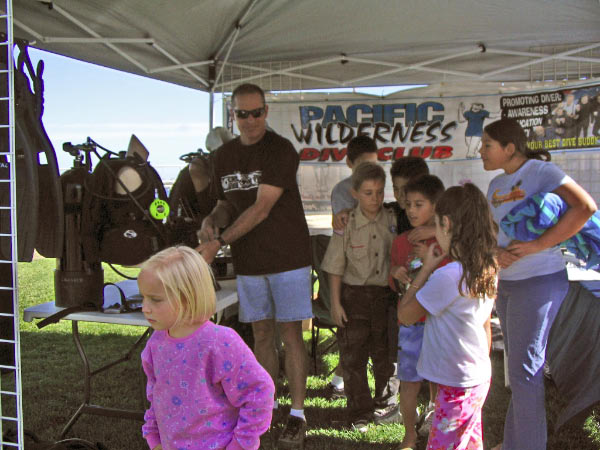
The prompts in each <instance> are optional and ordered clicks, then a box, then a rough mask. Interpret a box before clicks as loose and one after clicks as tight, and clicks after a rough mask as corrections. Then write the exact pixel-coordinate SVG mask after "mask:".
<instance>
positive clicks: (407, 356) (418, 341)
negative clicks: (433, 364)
mask: <svg viewBox="0 0 600 450" xmlns="http://www.w3.org/2000/svg"><path fill="white" fill-rule="evenodd" d="M424 325H425V322H417V323H415V324H414V325H411V326H409V327H404V326H402V325H401V326H400V329H399V330H398V379H399V380H400V381H413V382H417V381H423V378H422V377H421V376H419V374H418V373H417V362H418V361H419V356H420V355H421V347H422V346H423V331H424V330H425V326H424Z"/></svg>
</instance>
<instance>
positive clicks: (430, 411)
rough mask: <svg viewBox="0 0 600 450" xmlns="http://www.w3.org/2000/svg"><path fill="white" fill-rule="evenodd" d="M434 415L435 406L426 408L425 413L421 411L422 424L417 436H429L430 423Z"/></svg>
mask: <svg viewBox="0 0 600 450" xmlns="http://www.w3.org/2000/svg"><path fill="white" fill-rule="evenodd" d="M434 413H435V405H431V406H427V408H425V411H423V423H422V424H421V426H420V427H419V432H418V434H419V436H421V437H425V436H427V435H429V431H430V430H431V423H432V422H433V416H434Z"/></svg>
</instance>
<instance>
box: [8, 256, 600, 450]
mask: <svg viewBox="0 0 600 450" xmlns="http://www.w3.org/2000/svg"><path fill="white" fill-rule="evenodd" d="M53 270H54V260H52V259H42V260H36V261H34V262H32V263H20V264H19V309H20V313H21V317H22V313H23V310H24V309H25V308H27V307H29V306H33V305H36V304H38V303H43V302H46V301H49V300H51V299H52V298H53V294H54V293H53ZM127 272H128V273H129V274H135V272H136V271H135V270H132V269H128V270H127ZM117 280H119V277H118V276H116V275H114V273H112V271H111V270H110V268H106V269H105V281H117ZM20 327H21V354H22V358H21V359H22V382H23V394H24V395H23V413H24V421H25V428H26V429H29V430H32V431H35V432H36V433H37V434H38V435H39V436H40V437H42V438H43V439H47V440H51V439H57V438H58V435H59V434H60V431H61V430H62V427H63V426H64V425H65V423H66V421H67V419H68V418H69V417H70V416H71V414H73V413H74V411H75V410H76V408H77V407H78V406H79V404H80V402H81V399H82V394H81V392H82V390H83V380H82V365H81V362H80V360H79V357H78V355H77V352H76V350H75V346H74V345H73V340H72V336H71V324H70V322H68V321H62V322H60V323H58V324H53V325H49V326H47V327H46V328H44V329H42V330H39V329H37V327H36V326H35V324H34V323H25V322H22V321H21V324H20ZM80 332H81V335H82V341H83V343H84V346H85V348H86V350H88V353H89V356H90V360H91V361H92V368H97V367H98V366H99V365H100V364H101V363H103V362H108V361H109V360H111V359H114V357H115V356H116V355H118V356H120V355H122V354H124V353H125V352H126V351H127V349H128V348H129V346H130V345H132V344H133V342H135V340H136V339H137V337H138V336H139V335H140V334H141V333H142V332H143V329H142V328H141V327H130V326H117V325H103V324H90V323H81V324H80ZM321 335H322V338H321V346H322V347H323V348H324V347H325V345H326V342H327V341H328V340H330V339H332V336H331V334H330V333H328V332H327V331H322V332H321ZM309 339H310V333H308V332H307V333H305V340H306V342H307V347H308V346H309ZM337 358H338V357H337V354H336V353H331V354H327V355H325V357H323V358H321V359H320V360H319V370H318V372H319V373H320V374H324V373H327V372H328V370H329V369H330V368H333V367H335V365H336V364H337ZM493 370H494V377H493V384H492V387H491V390H490V394H489V396H488V399H487V401H486V404H485V406H484V411H483V424H484V439H485V442H486V448H490V447H491V446H493V445H495V444H497V443H499V442H500V441H501V439H502V428H503V423H504V414H505V411H506V407H507V405H508V400H509V392H508V391H507V390H506V389H505V388H504V385H503V380H504V375H503V366H502V359H501V355H499V354H494V355H493ZM140 376H141V373H140V364H139V357H138V355H137V354H136V355H135V357H134V358H133V359H132V360H131V361H127V362H126V363H124V364H122V365H120V366H117V367H115V368H112V369H110V370H109V371H107V372H105V373H103V374H101V375H98V376H96V377H95V379H94V381H93V391H92V402H93V403H97V404H100V405H103V406H113V407H122V408H129V409H140V410H141V409H142V405H143V398H142V395H141V394H142V393H141V390H142V389H143V385H142V381H141V378H140ZM2 383H3V384H4V386H5V387H9V385H10V384H11V383H12V382H11V379H10V376H6V375H5V376H3V377H2ZM371 383H372V380H371ZM279 384H280V385H281V388H280V397H279V401H280V403H281V404H282V405H283V408H284V409H285V408H287V407H289V404H290V399H289V396H288V391H287V385H286V383H285V381H284V380H283V379H280V383H279ZM326 384H327V380H326V379H325V378H324V377H323V376H316V375H311V376H310V377H309V379H308V386H307V387H308V397H307V400H306V414H307V418H308V424H309V431H308V438H307V441H306V449H336V450H337V449H376V448H377V449H396V448H397V447H398V444H399V443H400V441H401V440H402V436H403V434H404V428H403V426H402V425H385V426H372V427H371V429H370V430H369V431H368V433H366V434H364V435H363V434H360V433H358V432H354V431H351V430H348V429H346V428H344V427H342V426H338V425H332V423H335V422H337V421H343V419H344V407H345V400H336V401H328V400H327V399H326V398H325V397H324V394H325V387H326ZM426 396H427V393H426V389H425V388H424V389H423V390H422V392H421V397H420V401H421V402H424V401H425V400H426ZM6 397H7V396H5V395H3V396H2V408H3V412H6V411H7V410H11V409H14V400H13V401H12V402H13V403H12V404H11V399H9V398H6ZM547 404H548V421H549V428H550V429H552V426H553V422H554V420H555V419H556V417H557V415H558V410H559V408H560V404H561V401H560V399H559V398H558V397H557V394H556V391H555V390H554V388H553V387H552V386H548V388H547ZM599 412H600V411H596V412H595V413H593V414H592V415H590V416H589V417H588V418H587V419H586V420H585V423H579V424H576V425H572V426H569V427H566V428H564V429H562V430H560V432H559V433H556V434H551V436H550V438H549V444H548V449H549V450H559V449H560V450H569V449H572V450H597V449H600V425H599V419H600V415H599ZM4 426H5V428H6V427H7V423H6V422H5V423H4ZM140 427H141V423H140V422H135V421H129V420H122V419H113V418H106V417H100V416H90V415H87V416H83V417H82V418H80V419H79V421H78V422H77V423H76V424H75V426H74V427H73V429H72V430H71V432H70V433H69V434H68V437H75V436H76V437H80V438H84V439H88V440H90V441H94V442H95V441H98V442H102V443H104V444H105V445H106V446H107V448H109V449H110V450H132V449H145V448H147V447H146V444H145V441H144V440H143V439H142V437H141V432H140ZM280 431H281V427H275V428H274V429H273V431H271V432H269V433H267V434H266V435H265V436H264V437H263V440H262V442H263V448H265V449H268V448H275V447H274V446H273V443H274V441H275V440H276V438H277V436H278V434H279V433H280ZM421 448H424V447H423V444H422V443H421Z"/></svg>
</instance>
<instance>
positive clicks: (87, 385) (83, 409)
mask: <svg viewBox="0 0 600 450" xmlns="http://www.w3.org/2000/svg"><path fill="white" fill-rule="evenodd" d="M71 326H72V329H73V341H74V342H75V346H76V347H77V351H78V353H79V357H80V358H81V361H82V362H83V369H84V394H83V403H81V406H79V408H78V409H77V411H76V412H75V414H73V416H72V417H71V419H70V420H69V422H68V423H67V424H66V425H65V427H64V428H63V430H62V432H61V434H60V438H61V439H63V438H64V437H65V435H66V434H67V433H68V432H69V430H70V429H71V427H72V426H73V425H74V424H75V422H77V420H78V419H79V417H81V415H82V414H93V415H96V416H105V417H120V418H123V419H130V420H139V421H142V422H143V421H144V412H143V411H132V410H128V409H119V408H108V407H105V406H98V405H93V404H91V403H90V397H91V390H92V389H91V387H92V386H91V381H92V377H93V376H94V375H97V374H99V373H101V372H104V371H105V370H108V369H110V368H111V367H113V366H116V365H118V364H121V363H123V362H125V361H129V360H130V359H131V357H132V356H133V354H134V352H135V351H136V349H137V348H138V347H139V346H140V345H141V344H142V343H143V342H144V341H145V340H146V338H147V337H148V336H149V335H150V332H151V330H152V329H151V328H147V329H146V331H144V333H143V334H142V335H141V336H140V337H139V339H138V340H137V341H135V343H134V344H133V345H132V346H131V348H130V349H129V351H128V352H127V354H125V356H123V357H121V358H119V359H117V360H115V361H112V362H110V363H108V364H106V365H104V366H102V367H100V368H98V369H96V370H93V371H92V370H91V369H90V361H89V359H88V357H87V354H86V352H85V349H84V348H83V345H82V343H81V340H80V338H79V325H78V321H76V320H74V321H73V322H72V323H71ZM142 392H143V390H142Z"/></svg>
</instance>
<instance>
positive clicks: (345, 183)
mask: <svg viewBox="0 0 600 450" xmlns="http://www.w3.org/2000/svg"><path fill="white" fill-rule="evenodd" d="M350 189H352V177H348V178H344V179H343V180H342V181H340V182H339V183H338V184H336V185H335V186H334V187H333V190H332V191H331V211H332V212H333V214H337V213H339V212H340V211H342V210H344V209H354V208H356V206H357V205H358V202H357V201H356V200H355V199H354V197H352V194H351V193H350Z"/></svg>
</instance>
